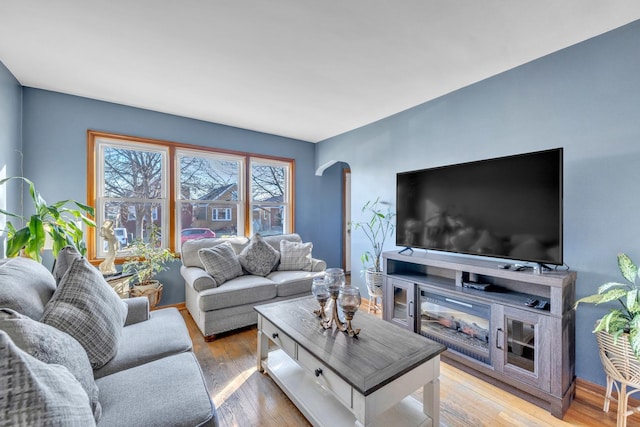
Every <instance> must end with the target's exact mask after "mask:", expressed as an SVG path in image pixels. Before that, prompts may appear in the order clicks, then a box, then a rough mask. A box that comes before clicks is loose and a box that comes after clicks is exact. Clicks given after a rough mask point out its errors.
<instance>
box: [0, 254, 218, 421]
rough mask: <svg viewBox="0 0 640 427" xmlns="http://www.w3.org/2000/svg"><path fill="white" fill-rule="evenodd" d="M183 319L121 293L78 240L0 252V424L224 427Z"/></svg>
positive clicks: (171, 311)
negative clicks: (42, 257) (47, 251)
mask: <svg viewBox="0 0 640 427" xmlns="http://www.w3.org/2000/svg"><path fill="white" fill-rule="evenodd" d="M191 350H192V343H191V339H190V337H189V333H188V331H187V328H186V325H185V323H184V319H183V318H182V315H181V314H180V313H179V311H178V310H177V309H175V308H167V309H161V310H155V311H152V312H150V311H149V302H148V299H147V298H145V297H141V298H131V299H128V300H127V299H125V300H121V299H120V298H119V297H118V296H117V294H116V293H115V291H114V290H113V289H112V288H111V287H110V286H109V285H108V284H107V283H106V282H105V281H104V279H103V278H102V275H101V274H100V273H99V271H98V269H96V268H95V267H93V266H92V265H91V264H89V263H88V261H87V260H86V259H85V258H83V257H81V256H80V255H79V254H77V252H75V251H74V250H72V249H71V248H65V249H63V250H62V251H61V252H60V255H59V257H58V259H57V262H56V268H55V270H54V273H53V274H52V273H51V272H49V271H48V270H47V269H46V268H45V267H43V266H42V265H41V264H39V263H37V262H35V261H33V260H31V259H28V258H9V259H1V260H0V425H3V426H4V425H49V426H91V425H98V426H136V427H140V426H185V427H187V426H188V427H192V426H216V425H217V418H216V410H215V407H214V405H213V403H212V401H211V398H210V395H209V391H208V388H207V385H206V383H205V379H204V377H203V374H202V371H201V369H200V365H199V364H198V361H197V360H196V358H195V356H194V354H193V352H192V351H191Z"/></svg>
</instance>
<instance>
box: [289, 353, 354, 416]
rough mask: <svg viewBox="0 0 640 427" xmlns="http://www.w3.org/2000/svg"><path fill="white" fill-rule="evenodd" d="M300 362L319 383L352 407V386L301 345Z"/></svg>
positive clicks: (344, 403)
mask: <svg viewBox="0 0 640 427" xmlns="http://www.w3.org/2000/svg"><path fill="white" fill-rule="evenodd" d="M298 363H299V364H300V365H301V366H303V367H304V368H305V369H307V370H308V371H309V372H311V374H312V375H315V376H316V377H317V382H318V384H320V385H321V386H323V387H325V388H326V389H328V390H330V391H331V392H333V394H334V395H335V396H336V397H337V398H338V400H340V401H341V402H342V404H343V405H345V406H346V407H347V408H351V407H352V399H351V386H350V385H349V384H348V383H347V382H346V381H344V380H343V379H342V378H340V377H339V376H338V375H336V374H335V373H334V372H333V371H332V370H331V369H329V368H327V366H326V365H324V364H323V363H322V362H320V361H319V360H318V359H316V358H315V357H313V356H312V355H311V354H310V353H309V352H307V351H306V350H305V349H304V348H302V347H300V346H298Z"/></svg>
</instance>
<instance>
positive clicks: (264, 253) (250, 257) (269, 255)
mask: <svg viewBox="0 0 640 427" xmlns="http://www.w3.org/2000/svg"><path fill="white" fill-rule="evenodd" d="M238 259H239V260H240V264H242V268H244V269H245V270H247V272H249V273H250V274H254V275H256V276H266V275H267V274H269V273H271V271H273V269H274V267H275V266H276V265H277V264H278V260H279V259H280V252H278V251H277V250H276V249H274V248H273V246H271V245H270V244H268V243H267V242H265V241H264V240H263V239H262V237H261V236H260V235H259V234H254V236H253V237H252V238H251V243H249V245H248V246H247V247H246V248H244V249H243V250H242V252H240V255H238Z"/></svg>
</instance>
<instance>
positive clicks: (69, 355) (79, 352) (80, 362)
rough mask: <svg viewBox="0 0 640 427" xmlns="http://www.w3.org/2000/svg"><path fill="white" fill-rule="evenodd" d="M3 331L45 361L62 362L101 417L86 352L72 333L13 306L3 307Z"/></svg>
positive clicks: (0, 316)
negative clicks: (65, 331)
mask: <svg viewBox="0 0 640 427" xmlns="http://www.w3.org/2000/svg"><path fill="white" fill-rule="evenodd" d="M0 330H3V331H4V332H6V333H7V334H8V335H9V337H10V338H11V340H12V341H13V342H14V344H15V345H16V346H18V347H19V348H20V349H21V350H23V351H25V352H27V353H28V354H30V355H31V356H33V357H35V358H36V359H38V360H40V361H41V362H44V363H53V364H56V365H62V366H64V367H66V368H67V369H68V370H69V372H71V373H72V374H73V375H74V376H75V377H76V379H77V380H78V381H79V382H80V385H82V388H83V389H84V391H85V392H86V393H87V395H88V396H89V400H90V404H91V409H92V411H93V415H94V417H95V419H96V421H97V420H98V419H99V418H100V413H101V409H100V402H99V401H98V386H96V382H95V381H94V379H93V370H92V369H91V364H90V363H89V358H88V357H87V353H85V351H84V349H83V348H82V346H81V345H80V343H79V342H78V341H76V340H75V339H74V338H73V337H72V336H71V335H69V334H65V333H64V332H62V331H59V330H57V329H56V328H54V327H53V326H49V325H45V324H44V323H41V322H37V321H35V320H33V319H31V318H29V317H27V316H23V315H21V314H20V313H17V312H15V311H13V310H10V309H6V308H5V309H0Z"/></svg>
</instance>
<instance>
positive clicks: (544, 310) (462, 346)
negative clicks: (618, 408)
mask: <svg viewBox="0 0 640 427" xmlns="http://www.w3.org/2000/svg"><path fill="white" fill-rule="evenodd" d="M383 259H384V271H385V284H384V293H383V318H384V320H386V321H389V322H392V323H395V324H397V325H399V326H401V327H404V328H406V329H408V330H410V331H413V332H416V333H419V334H421V335H424V336H426V337H428V338H431V339H433V340H435V341H437V342H440V343H442V344H444V345H446V346H447V348H448V350H447V351H446V352H445V353H443V354H442V359H443V360H444V361H446V362H448V363H450V364H452V365H454V366H456V367H458V368H461V369H463V370H465V371H467V372H470V373H472V374H474V375H476V376H478V377H480V378H483V379H484V380H487V381H488V382H490V383H492V384H495V385H497V386H499V387H501V388H503V389H505V390H508V391H510V392H511V393H513V394H515V395H518V396H520V397H522V398H524V399H526V400H528V401H530V402H532V403H534V404H536V405H538V406H541V407H543V408H545V409H547V410H549V411H550V412H551V414H553V415H554V416H555V417H557V418H562V417H563V416H564V413H565V411H566V410H567V408H568V407H569V405H570V404H571V401H572V399H573V396H574V393H575V310H574V309H573V303H574V300H575V282H576V273H575V272H572V271H550V272H549V271H544V272H542V274H535V273H534V272H533V271H531V270H524V271H514V270H511V269H505V268H504V263H498V262H493V261H486V260H483V259H476V258H471V259H470V258H465V257H461V256H455V255H446V254H433V253H427V252H422V251H420V252H418V251H414V252H410V253H407V252H403V253H398V252H385V253H384V254H383Z"/></svg>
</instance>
